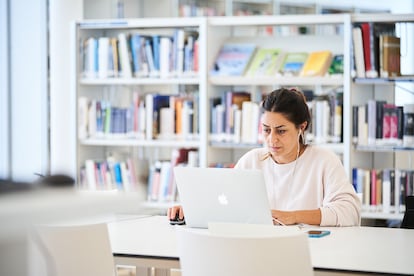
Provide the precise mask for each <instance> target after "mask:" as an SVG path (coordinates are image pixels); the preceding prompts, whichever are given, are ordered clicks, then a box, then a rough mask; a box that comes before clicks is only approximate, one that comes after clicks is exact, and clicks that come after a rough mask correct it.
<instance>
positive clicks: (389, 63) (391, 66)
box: [379, 35, 401, 78]
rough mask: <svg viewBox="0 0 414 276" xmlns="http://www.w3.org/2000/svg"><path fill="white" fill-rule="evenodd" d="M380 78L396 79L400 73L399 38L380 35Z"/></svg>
mask: <svg viewBox="0 0 414 276" xmlns="http://www.w3.org/2000/svg"><path fill="white" fill-rule="evenodd" d="M379 43H380V46H379V47H380V76H381V77H382V78H388V77H397V76H400V75H401V71H400V67H401V65H400V59H401V57H400V38H399V37H396V36H390V35H380V37H379Z"/></svg>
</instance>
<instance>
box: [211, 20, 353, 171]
mask: <svg viewBox="0 0 414 276" xmlns="http://www.w3.org/2000/svg"><path fill="white" fill-rule="evenodd" d="M297 26H306V27H308V28H309V30H312V32H309V33H306V34H299V33H298V32H297V31H296V30H297V28H296V27H297ZM327 26H329V27H333V28H326V27H327ZM349 26H350V16H349V15H345V14H344V15H340V16H338V15H301V16H298V15H281V16H248V17H239V16H226V17H210V18H208V33H209V36H208V38H207V41H208V45H209V47H208V48H207V51H208V52H207V66H208V69H207V70H210V69H211V68H212V67H213V64H214V62H215V58H216V55H217V53H218V52H219V50H220V47H221V45H223V44H224V43H249V42H253V43H254V44H255V45H256V46H257V48H278V49H281V51H282V52H285V53H286V52H307V53H310V52H313V51H319V50H329V51H331V52H332V53H333V54H344V56H345V58H344V59H345V62H344V66H345V68H347V67H348V66H349V60H350V56H349V53H350V50H349V44H348V43H347V41H350V33H349V32H348V31H346V30H349ZM264 30H267V31H264ZM281 30H282V31H281ZM336 30H344V31H340V32H338V31H336ZM327 40H329V41H330V43H329V45H327V43H326V41H327ZM349 72H350V70H345V71H344V74H340V75H328V74H326V75H324V76H315V77H301V76H289V75H283V74H279V75H274V76H254V77H251V76H246V75H241V76H216V75H210V76H209V78H208V81H207V94H208V98H209V99H211V98H219V97H223V95H224V94H225V93H227V92H228V91H239V92H240V91H244V92H248V93H250V94H251V99H252V101H254V102H256V103H258V102H259V101H260V99H261V97H262V96H263V95H264V94H266V93H269V92H271V91H272V90H274V89H276V88H278V87H299V88H300V89H302V90H308V91H309V90H310V91H312V92H314V94H315V95H325V94H326V93H328V91H333V90H340V91H341V92H342V94H343V105H344V108H343V120H342V124H343V134H342V137H343V138H342V139H341V141H336V142H328V141H327V139H323V140H324V141H318V144H320V145H322V146H324V147H329V148H330V149H332V150H333V151H334V152H336V153H338V154H339V155H340V156H341V157H342V160H343V162H344V165H345V167H346V168H347V170H348V168H350V163H349V153H348V152H347V151H346V150H345V149H346V148H348V147H350V145H351V140H350V136H349V135H348V134H349V133H348V129H349V128H350V127H351V125H350V120H349V118H350V113H349V110H348V109H347V108H346V106H348V105H349V98H348V95H349V94H350V93H349V88H350V76H349ZM208 112H209V113H208V115H207V117H208V118H211V117H212V112H213V111H212V109H211V107H209V108H208ZM309 138H310V137H307V139H309ZM323 138H326V137H323ZM208 141H209V147H208V152H207V154H208V156H207V163H208V164H209V165H219V166H220V165H224V166H225V165H227V164H232V163H234V162H235V161H237V159H238V158H239V157H240V156H241V155H242V154H243V153H245V152H246V151H247V150H248V149H250V148H254V147H257V146H260V145H261V143H260V137H258V138H257V140H256V141H251V142H250V143H246V142H243V139H241V141H238V142H232V140H231V138H230V139H226V138H225V137H224V138H221V140H220V139H219V140H217V139H216V136H215V135H212V133H211V131H210V136H209V139H208ZM314 142H316V139H315V140H314Z"/></svg>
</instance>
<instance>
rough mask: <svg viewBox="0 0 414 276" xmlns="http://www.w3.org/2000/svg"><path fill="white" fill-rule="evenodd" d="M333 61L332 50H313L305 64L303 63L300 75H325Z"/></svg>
mask: <svg viewBox="0 0 414 276" xmlns="http://www.w3.org/2000/svg"><path fill="white" fill-rule="evenodd" d="M331 62H332V52H331V51H328V50H325V51H317V52H311V53H310V54H309V56H308V59H307V60H306V62H305V65H303V68H302V71H301V73H300V75H301V76H304V77H313V76H323V75H325V74H326V72H327V71H328V68H329V66H330V64H331Z"/></svg>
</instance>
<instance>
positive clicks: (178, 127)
mask: <svg viewBox="0 0 414 276" xmlns="http://www.w3.org/2000/svg"><path fill="white" fill-rule="evenodd" d="M182 110H183V99H182V98H178V99H176V101H175V133H176V134H181V132H182V121H183V113H182Z"/></svg>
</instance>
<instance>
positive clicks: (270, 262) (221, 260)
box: [176, 224, 313, 276]
mask: <svg viewBox="0 0 414 276" xmlns="http://www.w3.org/2000/svg"><path fill="white" fill-rule="evenodd" d="M240 227H241V228H243V225H242V224H240ZM248 227H249V229H247V231H246V230H243V231H241V232H239V233H236V232H234V231H230V232H233V233H230V232H229V231H226V233H224V234H218V233H217V232H216V233H211V232H207V231H203V230H200V229H191V228H186V227H178V228H177V230H176V232H177V246H178V254H179V257H180V265H181V270H182V275H183V276H193V275H197V276H207V275H215V276H220V275H223V276H224V275H226V276H228V275H238V276H244V275H245V276H251V275H261V276H267V275H300V276H306V275H313V268H312V263H311V259H310V251H309V241H308V237H307V235H306V234H305V233H303V232H301V231H278V229H276V228H277V227H275V226H269V227H273V229H274V231H269V230H268V229H264V228H265V227H263V225H260V227H259V228H258V229H252V225H248Z"/></svg>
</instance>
